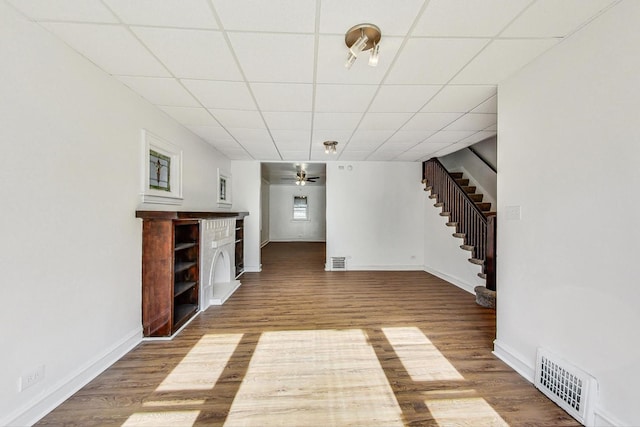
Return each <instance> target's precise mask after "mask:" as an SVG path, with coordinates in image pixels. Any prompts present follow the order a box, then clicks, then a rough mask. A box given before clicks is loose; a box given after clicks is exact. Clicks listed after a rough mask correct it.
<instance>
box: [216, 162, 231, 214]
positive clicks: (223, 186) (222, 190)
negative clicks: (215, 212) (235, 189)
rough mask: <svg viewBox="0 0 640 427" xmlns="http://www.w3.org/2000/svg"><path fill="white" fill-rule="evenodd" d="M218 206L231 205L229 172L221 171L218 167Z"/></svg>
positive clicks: (226, 206) (227, 206)
mask: <svg viewBox="0 0 640 427" xmlns="http://www.w3.org/2000/svg"><path fill="white" fill-rule="evenodd" d="M217 193H218V207H219V208H230V207H231V174H229V173H227V172H224V171H221V170H220V168H218V187H217Z"/></svg>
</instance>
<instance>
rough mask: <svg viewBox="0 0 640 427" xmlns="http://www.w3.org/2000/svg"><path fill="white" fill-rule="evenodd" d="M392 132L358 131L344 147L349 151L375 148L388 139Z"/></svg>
mask: <svg viewBox="0 0 640 427" xmlns="http://www.w3.org/2000/svg"><path fill="white" fill-rule="evenodd" d="M393 132H394V131H392V130H358V131H356V133H355V134H353V136H352V137H351V140H350V141H349V144H348V145H347V146H346V147H348V148H349V149H351V150H360V149H362V148H365V147H366V148H367V149H371V148H376V147H379V146H380V145H381V144H382V143H383V142H385V141H386V140H387V139H389V137H390V136H391V135H393Z"/></svg>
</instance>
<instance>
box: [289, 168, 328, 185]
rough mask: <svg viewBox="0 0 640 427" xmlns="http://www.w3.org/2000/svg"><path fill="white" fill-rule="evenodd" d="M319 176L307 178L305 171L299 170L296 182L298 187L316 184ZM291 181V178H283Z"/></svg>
mask: <svg viewBox="0 0 640 427" xmlns="http://www.w3.org/2000/svg"><path fill="white" fill-rule="evenodd" d="M319 178H320V177H319V176H307V173H306V172H305V171H304V170H302V169H301V170H299V171H297V172H296V176H295V182H296V185H305V184H306V183H307V182H316V179H319ZM282 179H289V178H282Z"/></svg>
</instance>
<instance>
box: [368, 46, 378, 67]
mask: <svg viewBox="0 0 640 427" xmlns="http://www.w3.org/2000/svg"><path fill="white" fill-rule="evenodd" d="M379 53H380V45H379V44H377V45H375V46H373V49H371V56H369V66H371V67H377V66H378V58H379Z"/></svg>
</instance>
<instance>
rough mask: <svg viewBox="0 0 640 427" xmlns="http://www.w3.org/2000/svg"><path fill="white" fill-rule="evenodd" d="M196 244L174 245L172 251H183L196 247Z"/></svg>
mask: <svg viewBox="0 0 640 427" xmlns="http://www.w3.org/2000/svg"><path fill="white" fill-rule="evenodd" d="M197 244H198V242H186V243H176V247H175V248H174V251H181V250H183V249H188V248H192V247H194V246H196V245H197Z"/></svg>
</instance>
